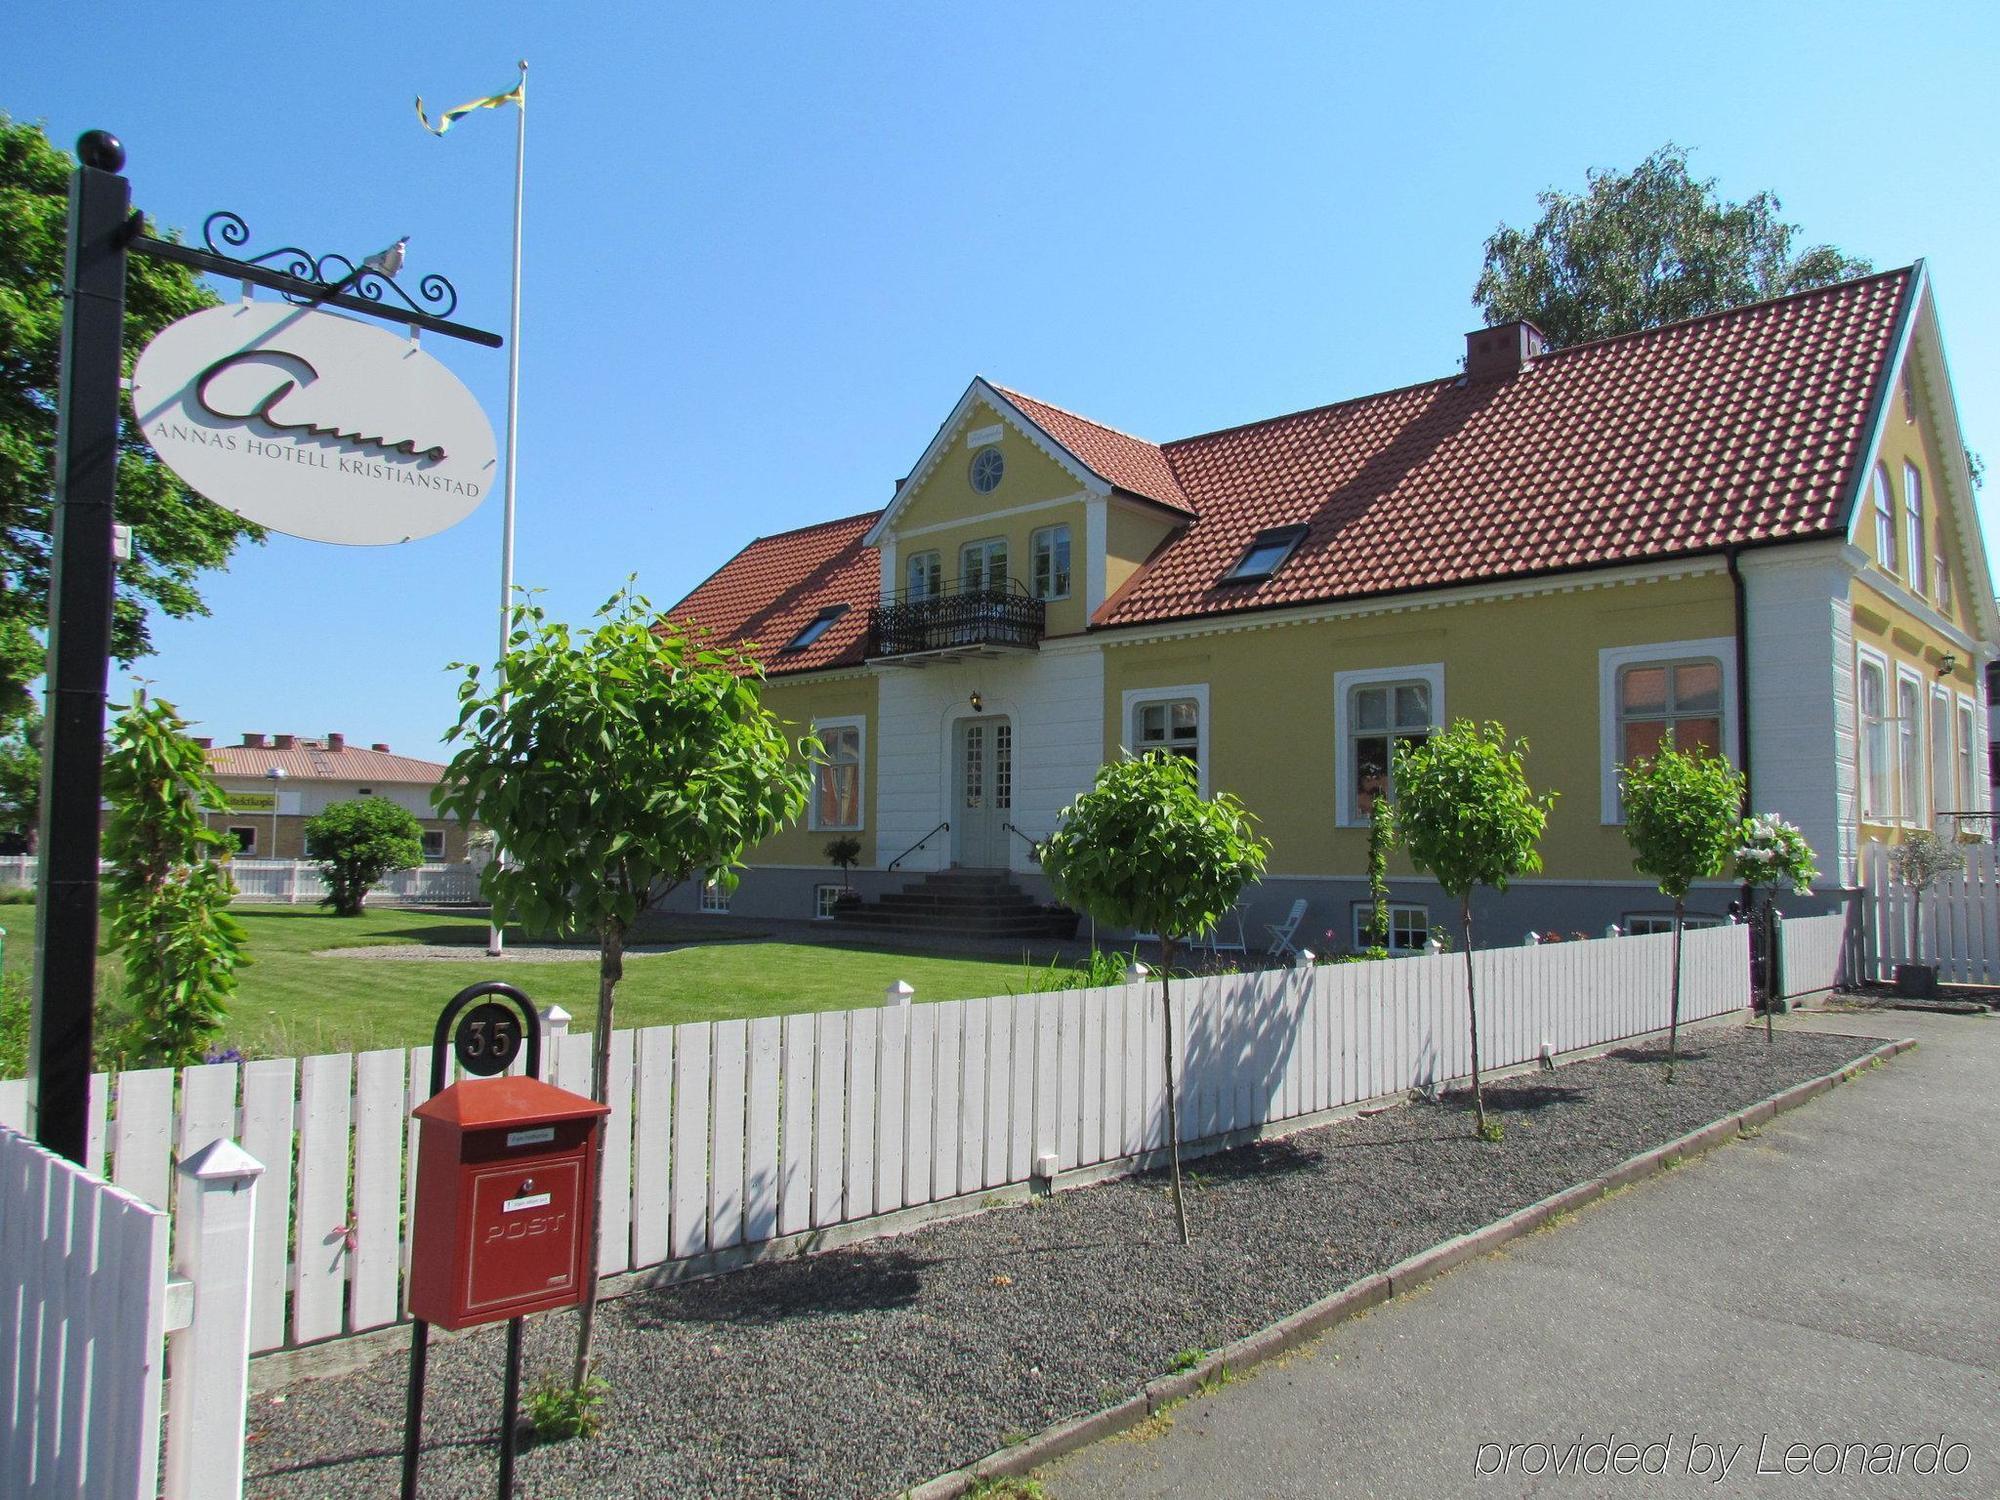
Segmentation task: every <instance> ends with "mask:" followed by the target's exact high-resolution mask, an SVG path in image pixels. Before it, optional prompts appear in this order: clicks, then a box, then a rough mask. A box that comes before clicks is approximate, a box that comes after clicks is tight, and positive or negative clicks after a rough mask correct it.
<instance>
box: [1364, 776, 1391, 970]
mask: <svg viewBox="0 0 2000 1500" xmlns="http://www.w3.org/2000/svg"><path fill="white" fill-rule="evenodd" d="M1395 847H1396V811H1395V808H1394V806H1393V805H1392V804H1391V803H1390V801H1389V799H1388V798H1387V797H1377V798H1376V799H1375V800H1374V802H1372V803H1371V804H1369V808H1368V921H1367V922H1366V924H1364V926H1363V927H1362V931H1361V941H1362V946H1363V948H1364V949H1365V950H1367V952H1368V953H1369V955H1370V956H1373V954H1374V950H1376V949H1378V948H1379V949H1381V950H1382V956H1383V957H1384V958H1386V957H1388V953H1389V851H1390V850H1391V849H1393V848H1395Z"/></svg>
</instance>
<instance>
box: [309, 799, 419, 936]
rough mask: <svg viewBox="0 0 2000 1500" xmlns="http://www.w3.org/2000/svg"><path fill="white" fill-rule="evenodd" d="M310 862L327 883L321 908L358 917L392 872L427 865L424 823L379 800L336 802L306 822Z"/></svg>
mask: <svg viewBox="0 0 2000 1500" xmlns="http://www.w3.org/2000/svg"><path fill="white" fill-rule="evenodd" d="M306 858H308V859H310V860H312V861H313V862H314V863H316V864H317V865H318V866H319V873H320V877H321V878H322V879H323V880H325V881H326V895H325V897H324V898H323V899H322V900H321V901H320V905H322V906H330V907H332V908H333V909H334V911H335V912H337V913H338V914H339V915H341V916H343V917H358V916H360V915H361V908H362V905H363V903H365V902H366V901H367V900H368V889H369V887H370V886H372V885H374V884H375V882H376V881H378V880H380V879H381V878H382V877H383V876H384V875H387V874H388V873H389V872H390V871H392V870H413V869H415V868H416V867H417V866H418V865H420V864H422V863H423V862H424V829H423V825H422V824H421V823H419V822H418V821H417V816H416V814H415V813H413V812H411V811H410V810H409V809H408V808H406V807H398V806H397V805H396V804H395V803H393V802H390V801H387V800H385V799H384V798H381V797H357V798H356V799H355V800H354V801H352V802H335V803H333V804H332V805H331V806H329V807H328V808H326V810H325V811H323V812H320V813H317V814H315V815H314V816H312V817H310V818H308V819H306Z"/></svg>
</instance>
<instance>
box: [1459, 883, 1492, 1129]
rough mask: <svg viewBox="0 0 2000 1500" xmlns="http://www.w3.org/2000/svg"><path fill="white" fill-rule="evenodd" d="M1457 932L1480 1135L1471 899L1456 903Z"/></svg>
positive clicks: (1482, 1100) (1482, 1102)
mask: <svg viewBox="0 0 2000 1500" xmlns="http://www.w3.org/2000/svg"><path fill="white" fill-rule="evenodd" d="M1458 922H1459V930H1460V931H1461V933H1462V934H1463V935H1464V938H1465V1014H1466V1018H1467V1019H1468V1020H1469V1021H1470V1022H1471V1023H1472V1114H1473V1118H1474V1119H1475V1120H1476V1121H1477V1122H1478V1129H1479V1131H1480V1133H1481V1134H1484V1133H1485V1130H1486V1093H1485V1090H1484V1089H1482V1088H1481V1087H1480V1083H1479V1000H1478V997H1477V996H1476V995H1475V994H1474V993H1473V988H1472V897H1471V895H1470V894H1469V893H1468V894H1467V895H1466V897H1465V898H1464V899H1463V900H1462V901H1460V902H1459V903H1458Z"/></svg>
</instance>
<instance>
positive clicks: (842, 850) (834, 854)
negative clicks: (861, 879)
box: [826, 833, 861, 906]
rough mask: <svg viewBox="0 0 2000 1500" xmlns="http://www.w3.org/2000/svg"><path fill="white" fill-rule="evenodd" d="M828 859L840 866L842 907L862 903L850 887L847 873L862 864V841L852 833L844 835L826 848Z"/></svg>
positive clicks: (840, 898) (840, 899) (840, 900)
mask: <svg viewBox="0 0 2000 1500" xmlns="http://www.w3.org/2000/svg"><path fill="white" fill-rule="evenodd" d="M826 857H827V858H828V859H829V860H831V861H832V862H833V863H834V864H836V865H839V866H840V896H839V898H838V899H839V902H840V904H841V905H842V906H851V905H854V904H855V903H857V902H858V901H860V899H861V898H860V897H859V896H857V895H856V894H855V893H854V888H853V887H852V886H851V885H849V883H848V878H847V872H848V871H849V870H851V869H853V868H854V867H855V866H856V865H858V864H860V863H861V840H860V839H858V838H856V837H855V836H854V835H853V834H851V833H843V834H842V835H841V836H840V837H839V838H837V839H834V840H832V841H831V842H830V843H828V844H827V846H826Z"/></svg>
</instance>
